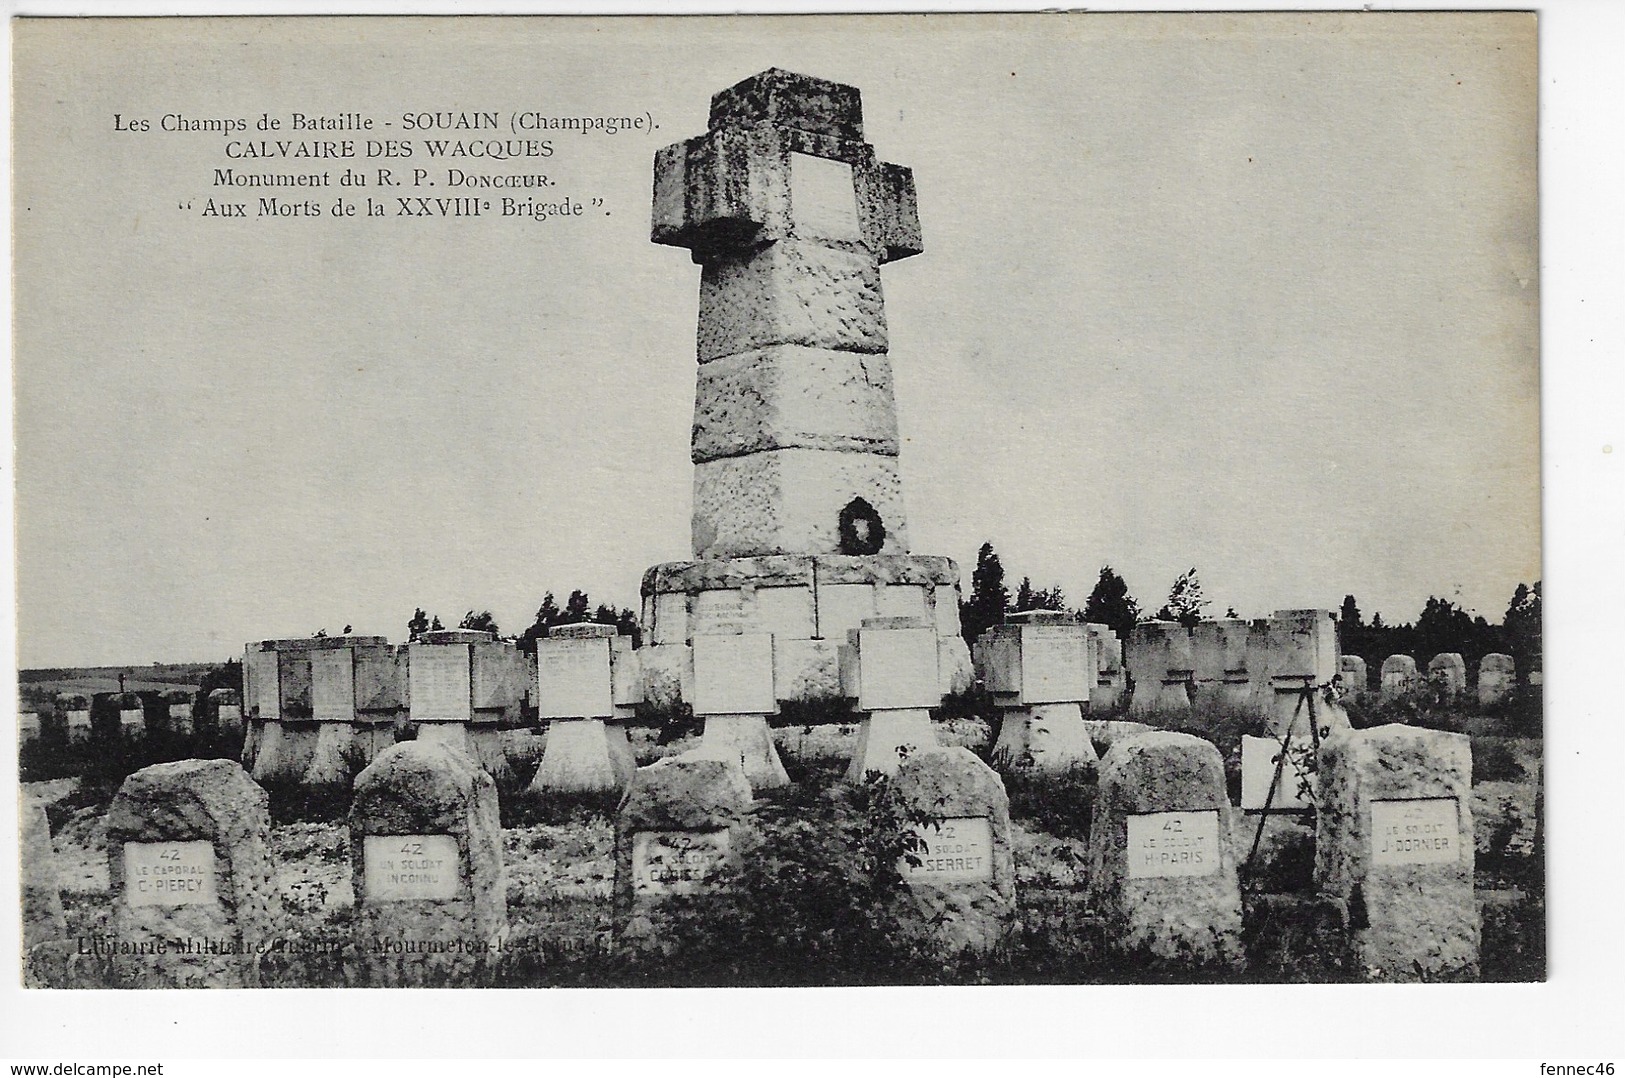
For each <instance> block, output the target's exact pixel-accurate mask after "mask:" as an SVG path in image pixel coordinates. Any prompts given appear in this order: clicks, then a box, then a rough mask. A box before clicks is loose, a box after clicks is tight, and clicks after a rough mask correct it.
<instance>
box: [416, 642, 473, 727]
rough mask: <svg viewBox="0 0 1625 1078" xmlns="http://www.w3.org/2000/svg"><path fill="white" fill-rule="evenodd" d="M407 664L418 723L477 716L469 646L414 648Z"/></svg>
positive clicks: (466, 719)
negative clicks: (471, 679)
mask: <svg viewBox="0 0 1625 1078" xmlns="http://www.w3.org/2000/svg"><path fill="white" fill-rule="evenodd" d="M407 662H408V667H407V671H408V675H409V681H410V686H411V696H412V718H413V719H414V720H415V721H418V722H422V721H424V720H435V719H442V720H447V721H451V722H467V721H468V720H469V719H471V718H472V717H473V706H472V697H471V695H470V693H471V691H472V690H471V688H470V685H469V657H468V645H466V644H450V645H444V644H419V645H414V646H413V647H412V650H411V652H410V654H409V657H408V660H407Z"/></svg>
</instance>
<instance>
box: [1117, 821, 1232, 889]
mask: <svg viewBox="0 0 1625 1078" xmlns="http://www.w3.org/2000/svg"><path fill="white" fill-rule="evenodd" d="M1217 871H1219V814H1218V812H1216V811H1209V812H1148V813H1145V814H1143V815H1139V816H1130V817H1129V818H1128V876H1129V879H1131V880H1144V879H1155V878H1157V877H1164V876H1207V875H1209V874H1211V873H1214V872H1217Z"/></svg>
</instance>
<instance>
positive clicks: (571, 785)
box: [528, 625, 636, 795]
mask: <svg viewBox="0 0 1625 1078" xmlns="http://www.w3.org/2000/svg"><path fill="white" fill-rule="evenodd" d="M618 639H620V638H619V637H617V636H616V629H615V626H613V625H571V626H561V627H559V628H558V629H556V630H554V634H553V635H552V636H550V637H547V638H544V639H541V640H538V641H537V642H536V678H537V695H536V699H537V711H538V714H539V716H540V717H541V718H542V719H543V720H545V721H546V722H547V723H548V729H547V748H546V750H545V751H544V752H543V755H542V762H541V766H540V767H538V768H537V770H536V775H535V777H534V778H533V779H532V780H531V784H530V789H529V791H528V792H529V793H531V794H535V795H541V794H545V793H546V792H547V791H548V790H557V791H560V792H572V793H576V792H590V791H594V790H620V789H623V788H624V787H625V786H626V784H627V783H628V782H629V781H631V778H632V772H633V771H634V770H635V769H636V765H635V763H634V761H633V759H632V746H631V744H630V743H629V742H628V741H627V738H626V729H625V728H624V727H622V726H620V725H619V724H612V723H611V722H610V720H611V719H612V718H614V717H615V716H616V714H617V711H618V708H617V706H616V704H615V691H614V690H615V687H616V685H615V681H616V679H615V674H614V667H615V666H616V665H617V662H616V659H617V657H619V658H620V659H621V661H622V662H626V661H635V660H634V653H633V652H632V651H631V650H630V649H626V648H622V649H616V648H615V647H614V644H615V642H616V641H617V640H618ZM628 643H629V644H630V641H628ZM633 675H634V676H632V677H623V678H622V680H623V681H632V682H634V683H635V680H636V679H635V672H633Z"/></svg>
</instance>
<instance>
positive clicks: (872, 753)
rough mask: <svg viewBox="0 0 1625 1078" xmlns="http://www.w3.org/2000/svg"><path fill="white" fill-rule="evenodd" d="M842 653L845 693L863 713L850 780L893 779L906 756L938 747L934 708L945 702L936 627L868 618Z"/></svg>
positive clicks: (912, 621) (907, 620)
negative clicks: (870, 776)
mask: <svg viewBox="0 0 1625 1078" xmlns="http://www.w3.org/2000/svg"><path fill="white" fill-rule="evenodd" d="M846 636H847V643H846V646H845V647H843V648H842V649H841V663H842V674H843V678H842V681H843V685H842V693H843V695H845V696H847V697H848V698H850V699H854V700H856V702H857V706H858V709H859V710H861V711H862V712H863V713H864V714H863V721H862V723H861V724H860V725H859V727H858V739H857V743H856V744H855V745H854V747H853V750H852V762H851V764H850V765H848V767H847V772H846V777H847V781H849V782H862V781H863V779H864V776H865V775H867V774H869V772H871V771H877V772H879V773H881V774H883V775H890V774H892V773H894V772H895V771H896V770H897V767H898V764H899V762H900V761H901V759H902V754H903V752H904V751H905V750H906V751H910V752H912V751H917V750H920V749H924V748H932V747H935V746H936V744H937V736H936V732H935V731H934V730H933V729H932V727H931V708H933V707H937V706H938V705H939V704H941V703H942V689H941V682H940V680H939V678H938V676H937V675H938V670H937V659H938V654H939V649H938V647H937V633H936V629H935V628H934V627H932V626H931V625H930V624H929V623H928V622H925V621H924V620H922V619H919V618H866V619H864V622H863V624H862V626H861V627H859V628H857V629H852V630H849V631H848V632H847V634H846Z"/></svg>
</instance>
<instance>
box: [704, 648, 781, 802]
mask: <svg viewBox="0 0 1625 1078" xmlns="http://www.w3.org/2000/svg"><path fill="white" fill-rule="evenodd" d="M773 644H774V641H773V637H771V636H768V635H765V634H748V635H745V634H741V635H735V636H698V637H695V638H694V701H693V706H694V714H695V715H696V716H698V717H700V718H703V719H704V720H705V733H704V734H703V735H702V736H701V738H700V747H699V749H698V750H697V752H698V753H699V754H700V755H702V756H705V757H708V758H711V759H717V760H730V761H731V760H738V761H739V763H740V766H741V767H742V768H743V769H744V772H745V776H746V778H748V779H749V780H750V784H751V788H752V789H756V790H761V789H767V788H769V787H774V786H783V785H784V784H785V783H787V782H789V781H790V778H789V776H788V775H786V774H785V771H784V765H783V764H782V763H780V761H779V753H778V749H777V748H776V747H775V746H774V744H773V737H772V735H771V734H770V733H769V731H768V728H767V716H768V715H774V714H777V713H778V710H779V704H778V697H777V696H776V695H775V693H774V691H773V651H774V647H773Z"/></svg>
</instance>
